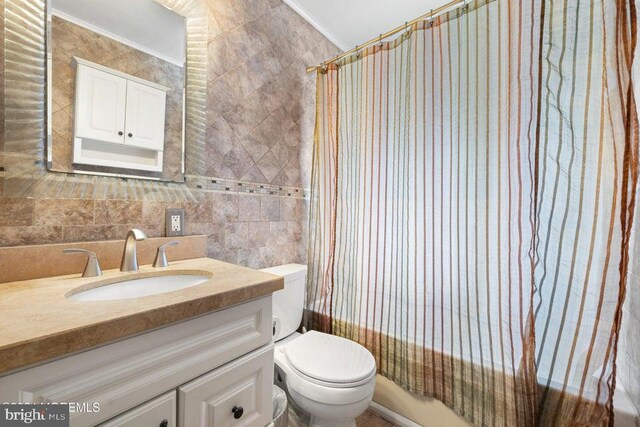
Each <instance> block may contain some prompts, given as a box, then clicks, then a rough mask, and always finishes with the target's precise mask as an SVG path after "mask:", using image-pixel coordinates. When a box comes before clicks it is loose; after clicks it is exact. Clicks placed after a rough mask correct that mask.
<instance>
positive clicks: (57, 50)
mask: <svg viewBox="0 0 640 427" xmlns="http://www.w3.org/2000/svg"><path fill="white" fill-rule="evenodd" d="M47 22H48V26H49V30H48V31H47V35H48V43H47V45H48V47H49V48H48V51H47V77H48V78H47V106H48V109H47V115H48V117H47V123H48V129H47V167H48V169H49V170H51V171H56V172H75V173H90V174H107V175H119V176H140V177H148V178H155V179H163V180H167V181H182V180H183V174H184V88H185V85H184V82H185V68H186V64H185V51H186V23H185V18H184V17H183V16H181V15H180V14H177V13H175V12H174V11H171V10H169V9H167V8H166V7H163V6H162V5H160V4H159V3H157V2H156V1H154V0H138V1H135V2H131V1H129V0H89V1H87V0H50V1H49V2H48V4H47Z"/></svg>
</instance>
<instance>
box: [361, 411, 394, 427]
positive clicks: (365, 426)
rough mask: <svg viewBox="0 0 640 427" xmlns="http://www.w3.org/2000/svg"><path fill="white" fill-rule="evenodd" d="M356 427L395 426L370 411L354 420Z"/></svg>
mask: <svg viewBox="0 0 640 427" xmlns="http://www.w3.org/2000/svg"><path fill="white" fill-rule="evenodd" d="M356 424H357V425H358V427H393V426H395V424H393V423H391V422H389V421H387V420H385V419H384V418H382V417H381V416H379V415H378V414H376V413H375V412H373V411H372V410H368V411H367V412H365V413H364V414H362V415H360V416H359V417H358V419H357V420H356Z"/></svg>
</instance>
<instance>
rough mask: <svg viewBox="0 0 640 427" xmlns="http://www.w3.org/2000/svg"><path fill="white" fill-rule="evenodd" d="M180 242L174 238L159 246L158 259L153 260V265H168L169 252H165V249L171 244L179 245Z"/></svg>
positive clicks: (158, 266) (160, 266)
mask: <svg viewBox="0 0 640 427" xmlns="http://www.w3.org/2000/svg"><path fill="white" fill-rule="evenodd" d="M179 244H180V242H178V241H175V240H174V241H172V242H167V243H165V244H164V245H160V246H158V252H157V253H156V259H155V260H154V261H153V266H154V267H156V268H162V267H167V266H168V265H169V262H168V261H167V254H166V253H165V250H166V249H167V247H169V246H178V245H179Z"/></svg>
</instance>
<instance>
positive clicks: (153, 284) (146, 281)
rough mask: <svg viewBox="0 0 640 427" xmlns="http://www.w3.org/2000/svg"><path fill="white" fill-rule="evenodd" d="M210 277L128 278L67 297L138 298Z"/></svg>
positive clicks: (74, 298) (196, 282) (174, 289)
mask: <svg viewBox="0 0 640 427" xmlns="http://www.w3.org/2000/svg"><path fill="white" fill-rule="evenodd" d="M209 279H210V276H207V275H204V274H189V273H182V274H171V275H164V276H153V277H144V278H137V279H127V280H121V281H118V282H115V283H114V282H111V283H108V284H104V285H98V286H96V287H92V288H90V289H83V290H79V291H72V292H71V293H70V294H68V295H67V298H68V299H71V300H75V301H114V300H122V299H129V298H138V297H145V296H149V295H157V294H164V293H166V292H172V291H177V290H179V289H185V288H190V287H192V286H197V285H199V284H201V283H204V282H206V281H207V280H209Z"/></svg>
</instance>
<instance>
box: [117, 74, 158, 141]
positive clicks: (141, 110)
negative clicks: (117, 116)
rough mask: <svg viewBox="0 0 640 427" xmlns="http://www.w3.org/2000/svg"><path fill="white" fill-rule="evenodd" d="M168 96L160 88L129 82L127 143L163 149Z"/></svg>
mask: <svg viewBox="0 0 640 427" xmlns="http://www.w3.org/2000/svg"><path fill="white" fill-rule="evenodd" d="M166 98H167V93H166V92H164V91H162V90H160V89H156V88H153V87H151V86H147V85H143V84H141V83H137V82H134V81H128V82H127V119H126V138H125V141H124V143H125V144H126V145H131V146H133V147H139V148H146V149H149V150H156V151H163V148H164V112H165V103H166Z"/></svg>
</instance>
